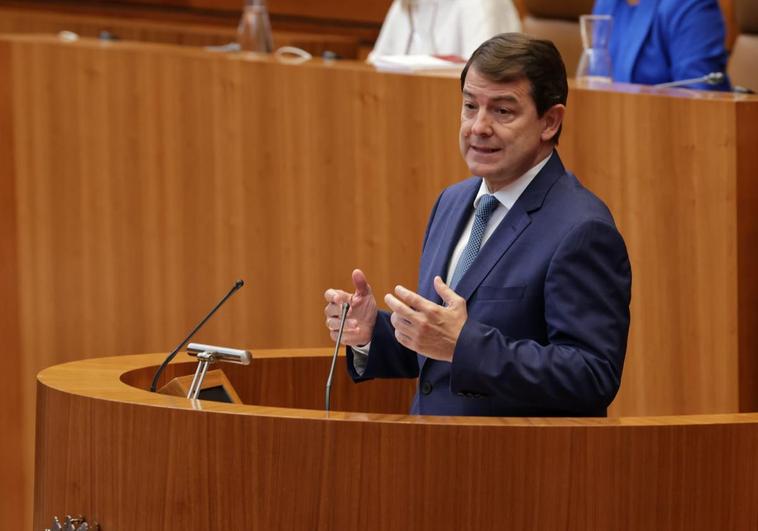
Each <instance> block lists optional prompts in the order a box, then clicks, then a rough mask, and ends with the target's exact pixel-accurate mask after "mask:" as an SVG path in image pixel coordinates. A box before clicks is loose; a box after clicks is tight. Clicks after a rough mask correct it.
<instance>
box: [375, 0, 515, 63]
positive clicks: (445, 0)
mask: <svg viewBox="0 0 758 531" xmlns="http://www.w3.org/2000/svg"><path fill="white" fill-rule="evenodd" d="M519 31H521V19H520V18H519V14H518V11H517V10H516V8H515V6H514V5H513V2H512V1H511V0H394V2H393V3H392V5H391V6H390V9H389V11H388V12H387V16H386V18H385V19H384V24H383V25H382V29H381V32H380V33H379V38H378V39H377V41H376V44H375V45H374V49H373V51H372V52H371V54H369V58H368V60H369V62H371V61H372V60H373V59H374V57H376V56H377V55H402V54H426V55H444V56H451V55H452V56H459V57H461V58H462V59H468V58H469V57H470V56H471V54H472V53H473V52H474V50H475V49H476V48H477V47H478V46H479V45H480V44H481V43H482V42H484V41H486V40H487V39H489V38H490V37H492V36H494V35H497V34H498V33H505V32H519Z"/></svg>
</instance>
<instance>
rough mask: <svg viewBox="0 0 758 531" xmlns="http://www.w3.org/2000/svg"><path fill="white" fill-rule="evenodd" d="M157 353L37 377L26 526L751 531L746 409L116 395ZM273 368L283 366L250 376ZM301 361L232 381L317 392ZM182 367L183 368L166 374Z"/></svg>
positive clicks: (261, 366)
mask: <svg viewBox="0 0 758 531" xmlns="http://www.w3.org/2000/svg"><path fill="white" fill-rule="evenodd" d="M302 354H304V355H302ZM162 357H163V355H152V356H149V355H148V356H145V355H143V356H121V357H117V358H111V359H97V360H86V361H81V362H73V363H69V364H66V365H62V366H56V367H52V368H49V369H47V370H45V371H43V372H42V373H41V374H40V376H39V384H38V392H39V395H38V397H39V400H38V439H37V475H36V487H35V516H34V528H35V529H41V528H42V527H43V525H45V524H46V523H47V522H48V521H50V520H51V517H52V515H53V514H62V513H77V514H83V515H85V516H86V517H87V518H88V519H89V520H90V521H98V522H99V523H100V524H101V526H102V528H103V529H134V528H139V527H140V526H144V527H146V528H149V529H153V530H156V531H158V530H163V529H165V530H169V529H171V530H173V529H185V528H193V529H308V530H314V529H318V530H320V529H323V530H332V529H366V530H382V531H386V530H406V529H417V530H424V529H503V528H506V527H507V528H508V529H514V530H522V529H523V530H531V531H539V530H555V529H567V530H577V531H579V530H581V531H592V530H604V531H606V530H634V531H636V530H640V529H667V530H672V531H676V530H681V531H693V530H712V529H725V528H726V529H754V528H755V527H756V526H758V506H756V504H755V503H754V501H755V499H756V497H758V462H757V461H756V460H755V455H756V452H758V414H755V413H751V414H736V415H712V416H680V417H673V418H667V417H651V418H629V419H624V418H616V419H494V418H467V417H419V416H413V417H411V416H406V415H392V414H390V415H387V414H384V415H383V414H379V413H372V412H370V411H369V412H366V413H348V412H332V413H330V414H326V413H324V412H323V411H319V408H320V407H321V401H320V400H317V401H314V402H312V403H307V402H305V403H301V404H299V406H300V407H302V408H308V409H290V408H286V407H271V406H269V405H266V404H262V405H247V406H240V405H233V404H221V403H212V402H205V401H197V402H195V403H192V402H191V401H188V400H186V399H182V398H179V397H169V396H165V395H157V394H152V393H148V392H147V391H144V390H142V389H144V387H143V388H142V389H138V388H135V387H131V386H129V385H128V384H127V383H125V382H124V381H123V380H129V379H130V378H134V374H135V372H137V373H144V374H149V373H150V372H151V371H152V369H154V368H155V366H157V365H158V363H159V362H160V361H161V359H162ZM284 360H287V361H289V362H290V363H288V364H281V363H280V364H277V367H278V368H276V369H269V368H267V365H268V364H269V363H271V362H277V361H284ZM316 360H318V361H320V363H319V365H320V367H319V369H320V371H319V372H320V373H322V375H323V373H324V372H325V371H326V370H327V369H328V366H329V357H328V350H326V349H325V350H323V351H321V352H314V351H308V352H304V353H301V355H296V356H292V355H291V353H289V352H280V353H277V352H268V353H266V352H263V353H261V352H259V353H258V355H257V357H256V358H255V359H254V361H253V364H252V365H251V366H250V367H248V368H243V370H242V371H241V372H240V374H241V377H242V378H243V379H244V378H255V373H256V372H258V371H265V372H266V376H267V380H268V382H269V383H270V384H271V385H272V386H273V387H274V388H275V389H276V390H278V391H275V393H278V394H280V395H281V396H282V397H284V396H286V395H287V394H288V391H287V390H291V389H300V388H310V387H313V388H315V387H320V385H321V384H323V378H315V379H314V378H313V374H311V373H310V369H311V368H312V366H311V363H312V362H313V361H316ZM303 362H307V364H308V367H307V368H302V369H301V367H300V364H301V363H303ZM188 370H191V364H187V363H184V366H182V365H181V364H180V365H179V367H178V368H177V371H178V372H185V371H188ZM346 380H347V377H346V375H345V372H344V371H340V378H338V380H337V381H336V383H335V386H336V387H335V390H336V391H339V392H340V393H343V394H344V393H348V394H352V393H355V392H357V391H356V389H357V388H359V387H360V388H361V390H360V393H361V395H363V396H364V397H366V396H370V397H371V398H370V405H371V407H372V408H373V407H377V408H379V409H384V408H383V405H385V401H388V402H387V403H391V402H393V397H392V395H391V394H388V393H386V392H385V390H384V389H381V388H379V387H374V383H373V382H371V383H366V384H361V385H360V386H349V385H345V384H347V381H346ZM142 383H143V384H146V383H147V379H145V381H143V382H142ZM392 385H397V382H392ZM243 387H244V386H243ZM267 396H268V395H267ZM314 397H315V395H314ZM282 405H283V406H286V405H288V404H282Z"/></svg>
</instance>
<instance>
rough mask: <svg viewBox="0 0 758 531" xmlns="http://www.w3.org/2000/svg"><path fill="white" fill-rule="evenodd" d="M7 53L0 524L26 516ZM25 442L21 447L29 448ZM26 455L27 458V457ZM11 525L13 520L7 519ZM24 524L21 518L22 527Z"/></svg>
mask: <svg viewBox="0 0 758 531" xmlns="http://www.w3.org/2000/svg"><path fill="white" fill-rule="evenodd" d="M10 63H11V51H10V46H9V45H8V43H7V42H1V41H0V338H1V339H2V345H3V351H4V354H3V355H2V359H3V384H2V389H1V390H0V426H2V430H3V436H2V437H0V478H2V490H0V521H9V518H11V517H12V516H13V515H16V514H18V513H20V514H22V515H23V516H24V518H25V517H26V515H27V513H28V512H29V511H31V506H30V505H29V506H27V502H28V501H29V500H31V498H29V497H27V496H26V494H27V493H28V491H26V490H25V489H26V487H27V486H30V479H31V476H30V475H29V474H28V473H27V472H28V471H25V470H24V468H23V466H22V461H21V456H22V455H24V451H25V450H26V451H28V447H27V448H24V446H23V442H22V441H24V439H22V437H21V435H22V433H23V431H24V430H25V429H26V430H28V425H29V421H28V418H27V417H24V416H23V408H22V404H23V400H22V392H21V387H22V378H23V377H24V376H26V373H25V372H24V371H23V370H22V359H23V358H22V355H21V353H22V352H24V350H23V347H22V343H21V330H20V328H19V298H20V294H19V286H18V279H19V271H18V259H19V256H18V234H17V225H16V176H17V174H16V167H15V150H14V147H15V143H14V137H13V131H14V130H15V128H14V126H15V124H16V120H15V115H14V109H13V96H12V92H13V91H12V88H11V84H10V79H9V77H10V72H11V68H10ZM30 441H31V440H30V439H26V442H30ZM29 453H30V452H29ZM2 517H5V518H2ZM13 520H16V518H13ZM23 521H24V519H23V518H22V522H23Z"/></svg>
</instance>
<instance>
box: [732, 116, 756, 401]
mask: <svg viewBox="0 0 758 531" xmlns="http://www.w3.org/2000/svg"><path fill="white" fill-rule="evenodd" d="M736 119H737V131H738V133H737V139H738V144H737V149H738V152H737V168H738V172H737V179H738V180H737V224H738V227H739V232H738V240H737V245H738V251H737V252H738V257H737V258H738V262H737V263H738V268H739V269H738V277H737V278H738V279H739V292H738V293H737V296H738V301H739V302H738V308H739V322H738V324H737V326H738V327H739V348H740V359H739V367H740V411H758V393H756V389H758V312H756V311H755V310H756V308H758V214H756V205H758V156H756V153H755V152H756V138H758V108H756V106H755V105H743V104H738V105H737V107H736Z"/></svg>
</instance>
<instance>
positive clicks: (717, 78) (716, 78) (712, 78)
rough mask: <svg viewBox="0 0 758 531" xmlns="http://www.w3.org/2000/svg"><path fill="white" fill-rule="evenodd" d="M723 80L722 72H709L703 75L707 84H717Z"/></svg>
mask: <svg viewBox="0 0 758 531" xmlns="http://www.w3.org/2000/svg"><path fill="white" fill-rule="evenodd" d="M723 81H724V73H723V72H711V73H710V74H708V75H707V76H705V82H706V83H708V84H709V85H718V84H719V83H721V82H723Z"/></svg>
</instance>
